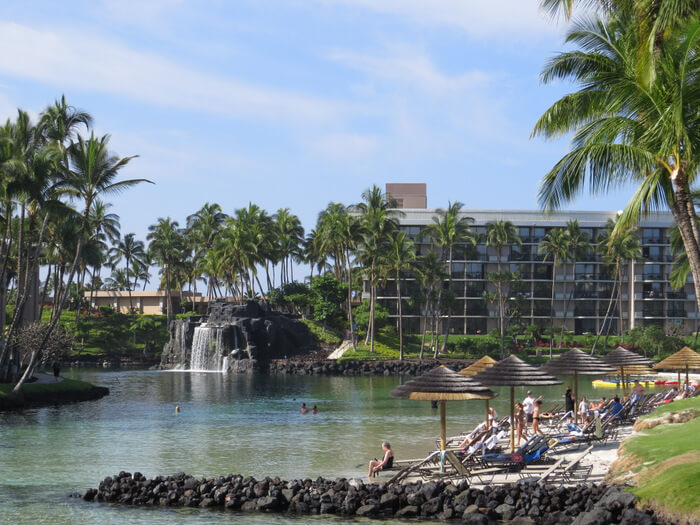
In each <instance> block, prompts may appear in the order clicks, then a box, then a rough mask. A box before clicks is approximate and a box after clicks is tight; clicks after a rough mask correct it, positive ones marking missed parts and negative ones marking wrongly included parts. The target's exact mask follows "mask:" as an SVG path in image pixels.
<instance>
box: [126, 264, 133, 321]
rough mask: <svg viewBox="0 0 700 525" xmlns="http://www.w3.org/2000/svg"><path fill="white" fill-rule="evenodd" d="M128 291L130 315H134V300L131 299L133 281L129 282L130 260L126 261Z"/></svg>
mask: <svg viewBox="0 0 700 525" xmlns="http://www.w3.org/2000/svg"><path fill="white" fill-rule="evenodd" d="M126 282H127V285H126V291H127V292H128V294H129V313H134V300H133V298H132V297H131V281H129V258H128V257H127V259H126Z"/></svg>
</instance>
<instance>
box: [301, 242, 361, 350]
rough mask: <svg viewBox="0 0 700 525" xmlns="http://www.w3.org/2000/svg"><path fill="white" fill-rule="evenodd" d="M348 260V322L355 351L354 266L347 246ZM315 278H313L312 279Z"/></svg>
mask: <svg viewBox="0 0 700 525" xmlns="http://www.w3.org/2000/svg"><path fill="white" fill-rule="evenodd" d="M345 253H346V260H347V266H348V275H347V278H348V322H349V323H350V341H351V342H352V349H353V351H355V352H356V351H357V345H356V344H355V323H354V321H353V319H352V267H351V263H350V252H349V250H348V249H347V248H346V250H345ZM313 267H314V265H313V264H312V265H311V272H312V273H313ZM312 280H313V279H312Z"/></svg>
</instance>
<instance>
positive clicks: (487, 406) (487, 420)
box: [486, 399, 489, 430]
mask: <svg viewBox="0 0 700 525" xmlns="http://www.w3.org/2000/svg"><path fill="white" fill-rule="evenodd" d="M488 429H489V400H488V399H487V400H486V430H488Z"/></svg>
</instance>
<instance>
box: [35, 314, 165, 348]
mask: <svg viewBox="0 0 700 525" xmlns="http://www.w3.org/2000/svg"><path fill="white" fill-rule="evenodd" d="M50 315H51V311H50V310H49V309H45V310H44V311H43V312H42V321H44V322H48V321H49V320H50ZM139 317H140V316H139V315H124V314H113V315H110V316H100V315H91V316H87V315H83V316H81V318H80V321H79V322H78V323H76V321H75V312H72V311H64V312H62V313H61V320H60V324H61V325H62V326H64V327H65V328H66V329H67V330H68V331H69V332H72V333H73V334H75V344H74V347H73V349H72V350H71V351H70V353H69V355H70V357H72V358H75V357H77V356H78V355H79V356H80V357H87V358H90V357H94V358H116V357H132V358H136V359H140V358H142V357H143V349H144V343H143V339H142V337H141V335H140V334H137V335H136V338H134V332H133V330H131V325H132V324H133V323H134V322H135V321H136V320H137V319H138V318H139ZM150 317H153V318H154V319H155V320H156V322H157V323H159V324H161V325H162V334H160V337H159V340H158V341H157V344H156V345H155V347H154V348H152V349H151V353H155V352H158V351H160V349H162V345H163V344H165V342H166V341H167V339H168V330H167V327H166V320H165V316H150Z"/></svg>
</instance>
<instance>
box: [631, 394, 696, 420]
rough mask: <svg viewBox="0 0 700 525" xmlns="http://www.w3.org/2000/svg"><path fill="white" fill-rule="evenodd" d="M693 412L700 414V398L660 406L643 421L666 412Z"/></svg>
mask: <svg viewBox="0 0 700 525" xmlns="http://www.w3.org/2000/svg"><path fill="white" fill-rule="evenodd" d="M686 409H689V410H692V411H693V412H697V413H700V398H697V397H694V398H691V399H681V400H680V401H674V402H673V403H668V404H665V405H661V406H659V407H658V408H657V409H655V410H654V411H653V412H652V413H650V414H647V415H646V416H642V419H647V418H650V417H659V416H661V415H663V414H665V413H666V412H680V411H681V410H686Z"/></svg>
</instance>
